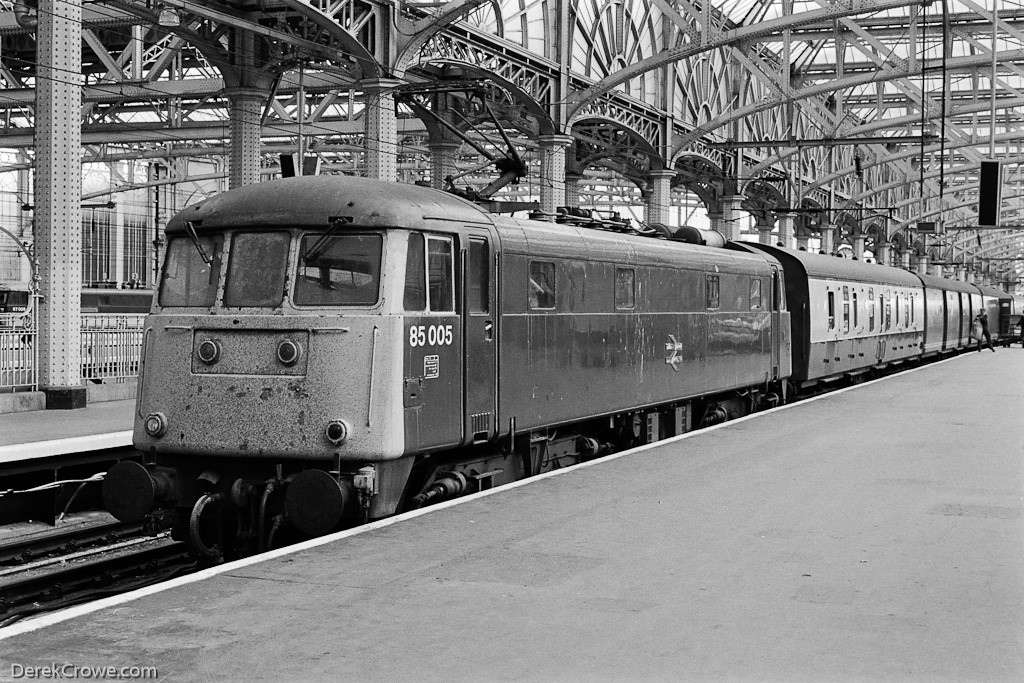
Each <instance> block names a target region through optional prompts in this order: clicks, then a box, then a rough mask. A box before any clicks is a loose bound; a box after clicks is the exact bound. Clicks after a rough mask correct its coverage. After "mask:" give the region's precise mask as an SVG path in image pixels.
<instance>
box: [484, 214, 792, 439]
mask: <svg viewBox="0 0 1024 683" xmlns="http://www.w3.org/2000/svg"><path fill="white" fill-rule="evenodd" d="M498 228H499V234H500V236H501V240H502V249H503V257H502V261H501V283H502V287H501V291H502V306H501V345H500V355H501V361H500V367H501V368H502V372H501V376H500V395H499V414H500V415H501V416H502V417H503V418H504V419H505V420H507V419H508V418H510V417H514V418H515V420H516V425H517V428H519V429H530V428H537V427H544V426H552V425H557V424H561V423H567V422H573V421H578V420H580V419H584V418H588V417H593V416H599V415H606V414H612V413H616V412H619V411H623V410H628V409H631V408H638V407H644V406H651V405H657V404H661V403H669V402H672V401H678V400H684V399H688V398H694V397H700V396H705V395H709V394H714V393H718V392H724V391H728V390H731V389H736V388H741V387H749V386H756V385H759V384H764V383H765V382H766V380H768V379H772V378H778V377H779V376H780V375H781V376H783V377H784V376H786V375H788V371H789V368H788V363H786V364H785V365H784V366H783V367H781V368H780V367H776V368H773V354H772V329H771V321H772V312H771V311H770V310H769V302H770V290H771V280H772V271H771V263H772V262H773V260H771V259H767V258H765V257H764V256H762V255H759V254H757V255H755V254H749V253H741V252H731V251H726V250H722V249H711V248H706V247H698V246H694V245H689V244H679V243H674V242H666V241H659V240H651V239H649V238H637V237H628V236H623V235H620V234H612V233H602V232H595V231H593V230H586V229H580V228H574V227H571V226H566V225H553V224H536V223H521V224H518V223H513V222H511V221H507V222H502V223H499V224H498ZM536 261H546V262H550V263H552V264H553V265H554V273H555V291H556V293H557V296H556V303H555V306H554V307H553V308H550V309H531V308H530V306H529V292H528V273H529V268H530V263H531V262H536ZM617 269H620V270H621V269H628V270H630V271H632V272H633V275H634V284H635V301H634V305H633V306H632V307H625V306H616V300H615V278H616V270H617ZM709 275H711V276H714V277H717V278H718V279H719V286H720V290H721V291H720V305H719V306H718V307H717V308H714V309H711V310H709V309H708V307H707V306H706V304H707V301H706V291H705V287H706V282H707V277H708V276H709ZM751 279H757V280H760V281H761V285H760V287H761V290H760V291H761V292H762V293H763V294H762V296H763V302H764V304H763V305H762V307H761V308H760V309H757V310H751V308H750V302H749V296H750V291H751V285H750V281H751ZM784 327H785V328H787V331H788V320H787V321H786V323H785V325H784ZM780 341H781V343H782V344H783V345H784V348H785V350H784V351H783V353H782V355H783V356H784V357H785V358H787V359H788V357H789V352H788V334H784V335H783V337H782V339H781V340H780ZM776 364H777V363H776Z"/></svg>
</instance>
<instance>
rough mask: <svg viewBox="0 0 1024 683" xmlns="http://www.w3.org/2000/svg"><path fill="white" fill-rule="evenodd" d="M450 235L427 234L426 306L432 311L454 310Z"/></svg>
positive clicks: (452, 256)
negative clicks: (436, 235)
mask: <svg viewBox="0 0 1024 683" xmlns="http://www.w3.org/2000/svg"><path fill="white" fill-rule="evenodd" d="M454 258H455V256H454V252H453V250H452V238H451V237H435V236H433V235H427V307H428V308H429V309H430V310H431V311H433V312H435V313H436V312H442V313H449V312H452V311H454V310H455V264H454Z"/></svg>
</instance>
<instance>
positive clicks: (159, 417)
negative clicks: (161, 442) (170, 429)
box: [143, 413, 167, 436]
mask: <svg viewBox="0 0 1024 683" xmlns="http://www.w3.org/2000/svg"><path fill="white" fill-rule="evenodd" d="M143 428H144V429H145V430H146V433H147V434H149V435H150V436H163V435H164V434H165V433H167V418H166V417H165V416H164V414H163V413H150V414H149V415H147V416H146V421H145V422H144V423H143Z"/></svg>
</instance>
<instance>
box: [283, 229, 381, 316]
mask: <svg viewBox="0 0 1024 683" xmlns="http://www.w3.org/2000/svg"><path fill="white" fill-rule="evenodd" d="M324 238H325V234H324V233H307V234H305V235H303V236H302V243H301V247H300V249H301V250H300V252H299V273H298V277H297V278H296V284H295V303H296V304H297V305H299V306H353V305H356V306H365V305H371V304H375V303H377V298H378V296H379V294H380V261H381V249H382V247H383V238H382V237H381V236H380V235H376V234H351V233H346V234H341V235H328V236H326V239H327V241H326V242H324Z"/></svg>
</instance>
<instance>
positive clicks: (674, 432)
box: [107, 383, 785, 562]
mask: <svg viewBox="0 0 1024 683" xmlns="http://www.w3.org/2000/svg"><path fill="white" fill-rule="evenodd" d="M784 390H785V387H784V386H783V385H782V384H781V383H769V384H766V385H763V386H759V387H750V388H745V389H742V390H734V391H729V392H725V393H721V394H716V395H712V396H706V397H699V398H695V399H691V400H685V401H673V402H670V403H666V404H661V405H657V406H649V407H646V408H642V409H633V410H628V411H623V412H619V413H615V414H612V415H605V416H602V417H598V418H592V419H588V420H585V421H581V422H577V423H573V424H562V425H558V426H553V427H550V428H544V429H532V430H528V431H523V432H513V434H514V435H513V436H505V437H502V438H499V439H496V440H494V441H491V442H488V443H482V444H475V445H472V446H468V447H462V448H455V449H448V450H440V451H434V452H423V453H417V454H411V455H409V456H407V457H404V458H400V459H398V460H389V461H375V462H370V461H367V462H359V463H350V462H346V461H343V460H341V459H340V458H336V459H335V460H334V461H327V462H319V463H313V462H310V461H308V460H296V459H286V458H282V459H281V460H275V459H273V458H265V459H261V460H241V459H237V458H232V457H224V456H212V457H197V456H188V455H180V454H179V455H176V454H150V455H149V456H148V458H147V459H146V460H145V461H144V467H145V476H146V477H147V478H148V479H149V480H150V481H151V482H152V487H151V493H150V495H151V501H147V502H146V504H145V505H144V507H145V510H144V511H143V513H142V514H140V515H139V517H140V518H141V517H144V518H145V520H146V528H147V529H148V530H149V531H150V532H152V533H156V532H158V531H161V530H164V529H171V530H172V534H173V536H174V537H175V538H176V539H178V540H183V541H187V542H188V543H189V544H190V546H191V547H192V549H193V551H194V552H195V553H196V554H197V555H199V556H202V557H205V558H207V559H208V560H209V561H214V562H216V561H220V560H222V559H225V558H230V557H239V556H244V555H247V554H251V553H253V552H259V551H262V550H266V549H269V548H271V547H273V546H275V545H279V544H281V543H283V542H292V541H296V540H301V539H303V538H309V537H312V536H318V535H322V534H326V533H329V532H331V531H336V530H340V529H344V528H349V527H353V526H357V525H359V524H362V523H365V522H367V521H370V520H371V519H375V518H380V517H384V516H388V515H389V514H391V513H392V512H404V511H408V510H413V509H417V508H419V507H423V506H425V505H429V504H433V503H436V502H440V501H443V500H447V499H451V498H456V497H459V496H463V495H468V494H472V493H477V492H480V491H485V490H488V489H491V488H494V487H496V486H501V485H504V484H508V483H511V482H513V481H517V480H520V479H524V478H527V477H531V476H536V475H538V474H543V473H545V472H549V471H552V470H555V469H561V468H564V467H569V466H572V465H575V464H578V463H581V462H584V461H587V460H591V459H594V458H598V457H601V456H604V455H608V454H610V453H614V452H616V451H620V450H623V449H626V448H632V447H635V446H639V445H643V444H649V443H654V442H657V441H660V440H662V439H665V438H669V437H672V436H678V435H680V434H684V433H686V432H689V431H691V430H693V429H695V428H699V427H705V426H710V425H713V424H718V423H720V422H724V421H726V420H728V419H734V418H736V417H741V416H744V415H747V414H750V413H751V412H754V411H756V410H760V409H766V408H770V407H774V406H776V405H778V404H780V403H781V402H782V401H783V400H784V399H783V397H784ZM139 467H140V466H138V465H134V464H131V465H129V464H126V465H124V468H125V470H124V471H115V470H112V472H111V474H110V475H109V478H110V486H111V490H115V489H121V490H124V489H125V488H127V486H126V485H125V481H126V477H135V479H134V481H138V477H140V476H144V475H142V473H141V472H140V471H139V469H137V468H139ZM118 480H120V481H121V483H120V485H118V484H117V482H118ZM142 488H146V487H145V486H144V487H142ZM371 501H372V502H373V505H372V508H371ZM107 503H108V509H111V511H113V512H115V514H117V512H118V510H120V511H121V512H122V514H121V515H119V516H122V517H124V516H128V517H130V516H131V514H130V513H125V510H126V509H127V506H128V503H125V502H124V501H121V502H120V503H119V502H118V501H117V500H108V501H107ZM134 503H135V501H132V504H134ZM119 506H120V507H119ZM371 510H374V511H379V510H387V511H388V513H387V514H373V513H372V512H371Z"/></svg>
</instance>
